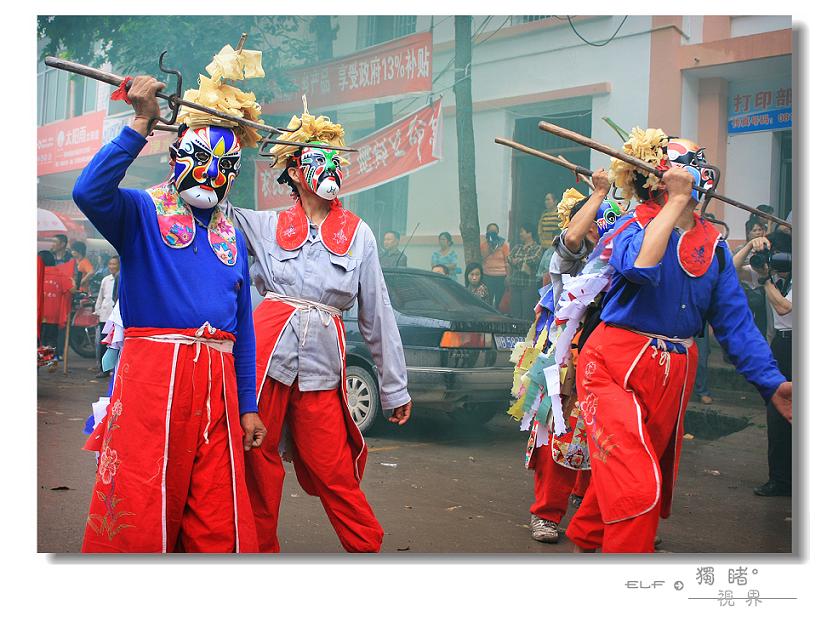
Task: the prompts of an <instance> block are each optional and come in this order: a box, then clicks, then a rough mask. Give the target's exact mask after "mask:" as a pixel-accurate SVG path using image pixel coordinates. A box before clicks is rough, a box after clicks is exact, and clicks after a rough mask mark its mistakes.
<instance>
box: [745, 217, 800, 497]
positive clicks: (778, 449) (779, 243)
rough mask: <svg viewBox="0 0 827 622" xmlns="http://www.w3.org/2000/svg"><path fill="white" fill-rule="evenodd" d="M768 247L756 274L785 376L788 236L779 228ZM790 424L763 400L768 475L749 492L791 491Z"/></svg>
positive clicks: (788, 363) (788, 362)
mask: <svg viewBox="0 0 827 622" xmlns="http://www.w3.org/2000/svg"><path fill="white" fill-rule="evenodd" d="M769 242H770V246H769V250H765V251H763V255H764V257H765V264H764V267H763V271H764V272H765V274H763V275H762V276H760V277H759V278H758V282H759V284H760V286H761V287H762V288H763V290H764V293H765V295H766V297H767V300H768V301H769V303H770V310H771V311H772V323H773V328H774V329H775V335H774V336H773V339H772V343H771V345H770V347H771V349H772V354H773V356H774V357H775V360H776V361H777V362H778V369H779V371H780V372H781V373H782V374H783V375H784V377H785V378H786V379H787V380H792V372H793V361H792V358H793V317H792V316H793V313H792V311H793V283H792V254H791V253H790V252H789V251H790V250H792V239H791V236H790V235H789V233H787V232H786V231H785V230H784V229H783V228H780V227H779V228H777V229H776V230H775V231H774V232H773V233H772V234H771V235H770V239H769ZM792 453H793V444H792V425H791V420H790V419H788V418H787V417H785V416H782V414H781V413H780V412H779V411H778V409H777V408H776V407H775V405H774V404H773V403H772V402H769V403H768V404H767V462H768V464H769V479H768V480H767V482H766V483H765V484H763V485H761V486H758V487H757V488H754V489H753V492H754V493H755V494H756V495H758V496H761V497H780V496H784V497H787V496H790V494H791V493H792Z"/></svg>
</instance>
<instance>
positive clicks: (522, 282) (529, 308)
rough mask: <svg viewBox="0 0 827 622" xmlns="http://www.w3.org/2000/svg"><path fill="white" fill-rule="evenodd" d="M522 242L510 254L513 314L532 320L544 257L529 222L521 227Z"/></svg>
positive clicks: (509, 278)
mask: <svg viewBox="0 0 827 622" xmlns="http://www.w3.org/2000/svg"><path fill="white" fill-rule="evenodd" d="M519 235H520V243H519V244H517V246H515V247H514V248H513V249H512V250H511V253H509V255H508V266H509V272H508V274H509V276H508V281H509V285H510V286H511V316H512V317H516V318H520V319H524V320H530V319H533V318H534V305H535V303H536V302H537V299H538V298H539V295H538V293H537V280H536V274H537V266H539V265H540V259H542V257H543V247H542V246H540V245H539V244H537V242H536V241H535V240H534V228H533V227H531V226H530V225H528V224H524V225H522V226H521V227H520V233H519Z"/></svg>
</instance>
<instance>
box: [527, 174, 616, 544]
mask: <svg viewBox="0 0 827 622" xmlns="http://www.w3.org/2000/svg"><path fill="white" fill-rule="evenodd" d="M592 183H593V185H594V191H593V192H592V193H591V195H590V196H589V198H588V199H586V197H585V196H583V195H582V194H580V192H578V191H577V190H576V189H575V188H569V189H568V190H566V192H564V193H563V197H562V199H561V200H560V202H559V203H558V205H557V213H558V215H559V218H560V224H561V227H562V231H561V232H560V235H559V236H558V237H557V238H555V239H554V241H553V242H552V245H551V248H552V250H553V255H552V257H551V261H550V262H549V276H550V282H551V286H550V287H551V289H552V296H551V298H550V300H549V299H548V298H547V297H546V296H543V298H542V299H541V302H540V304H539V305H538V307H537V309H536V310H535V313H536V314H537V316H538V318H539V317H540V314H541V307H542V306H543V305H544V304H545V305H548V306H550V308H551V309H552V310H553V309H554V308H555V306H556V304H557V301H558V300H559V298H560V295H561V294H562V292H563V275H568V276H572V277H573V276H577V275H578V274H580V272H581V271H582V270H583V266H585V264H586V260H587V258H588V257H589V255H590V254H591V252H592V251H593V250H594V247H595V244H596V243H597V241H598V240H599V239H600V236H601V235H602V234H603V233H606V232H607V231H609V230H610V229H611V227H612V226H613V225H614V222H615V219H616V218H619V217H620V216H621V214H622V213H623V207H622V206H620V205H618V204H617V203H615V202H614V201H613V200H610V199H607V197H608V194H609V189H610V188H611V184H610V183H609V175H608V173H607V172H606V171H605V170H604V169H602V168H601V169H599V170H597V171H595V172H594V175H593V176H592ZM547 300H548V302H546V301H547ZM538 321H539V320H538ZM572 365H575V363H574V360H572ZM571 380H573V377H572V379H571ZM573 389H574V386H573V382H571V381H570V382H569V386H568V388H567V389H565V392H566V393H567V394H569V395H567V397H566V400H565V406H564V409H563V410H564V412H565V414H566V419H571V418H572V417H571V415H572V411H573V408H574V406H575V401H576V398H577V396H576V394H574V393H575V391H574V390H573ZM572 394H573V395H572ZM574 418H575V419H576V413H575V414H574ZM576 427H577V426H576V425H574V426H572V428H576ZM561 436H563V437H564V438H562V439H561V438H558V437H557V436H554V435H553V434H544V435H543V439H542V440H543V441H545V438H546V437H547V438H548V441H547V442H539V441H537V442H534V443H533V451H532V455H531V458H530V460H529V464H528V466H529V467H531V466H533V467H534V503H533V504H532V505H531V522H530V527H531V537H532V538H534V539H535V540H537V541H538V542H548V543H552V544H553V543H556V542H557V541H558V540H559V538H560V534H559V529H558V527H559V525H560V521H561V520H562V519H563V516H565V514H566V510H567V509H568V507H569V501H570V500H571V502H572V503H573V504H574V505H575V506H577V505H579V503H580V501H582V499H583V496H584V495H585V492H586V489H587V487H588V485H589V480H590V478H591V470H590V467H589V456H588V448H587V447H584V449H585V451H584V452H583V454H582V455H578V459H576V460H575V462H576V464H573V463H572V459H571V458H569V459H567V458H566V456H567V454H569V453H570V452H569V451H568V449H569V448H568V447H567V446H565V447H564V446H562V445H561V442H563V443H567V444H570V443H571V442H572V441H573V440H574V434H573V431H571V432H570V433H568V434H565V435H561ZM584 445H585V443H584Z"/></svg>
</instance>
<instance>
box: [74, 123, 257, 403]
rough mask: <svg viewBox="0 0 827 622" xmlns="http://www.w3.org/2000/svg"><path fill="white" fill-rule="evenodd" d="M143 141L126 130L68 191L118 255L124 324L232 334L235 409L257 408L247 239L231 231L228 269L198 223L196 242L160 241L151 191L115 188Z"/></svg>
mask: <svg viewBox="0 0 827 622" xmlns="http://www.w3.org/2000/svg"><path fill="white" fill-rule="evenodd" d="M145 144H146V139H145V138H144V137H143V136H141V135H140V134H139V133H138V132H136V131H135V130H133V129H132V128H130V127H125V128H124V129H123V130H122V131H121V133H120V135H119V136H117V137H116V138H115V139H114V140H112V142H110V143H108V144H107V145H105V146H104V147H103V148H102V149H101V150H100V151H99V152H98V153H97V154H96V155H95V157H94V158H92V160H91V162H89V164H87V165H86V168H84V169H83V172H82V173H81V174H80V177H79V178H78V180H77V182H76V183H75V187H74V190H73V191H72V198H73V199H74V201H75V203H77V205H78V207H79V208H80V210H81V211H82V212H83V213H84V214H85V215H86V217H87V218H88V219H89V220H90V221H91V222H92V224H93V225H95V227H96V228H97V229H98V231H100V232H101V234H102V235H103V237H105V238H106V239H107V240H109V242H110V243H111V244H112V246H114V247H115V249H116V250H117V251H118V254H119V255H120V256H121V279H120V288H119V290H118V291H119V294H118V296H119V300H120V302H121V310H122V314H123V320H124V326H125V327H126V328H129V327H130V326H141V327H155V328H198V327H200V326H201V325H202V324H203V323H204V322H205V321H207V322H209V323H210V325H211V326H213V327H215V328H218V329H220V330H224V331H227V332H229V333H232V334H233V335H235V338H236V341H235V345H234V346H233V355H234V357H235V371H236V379H237V385H238V405H239V410H240V412H241V413H242V414H243V413H248V412H257V411H258V408H257V406H256V388H255V384H256V369H255V356H256V355H255V349H256V346H255V334H254V333H253V317H252V303H251V302H250V276H249V269H248V263H247V261H248V260H247V246H246V242H245V240H244V236H243V235H242V233H241V231H240V230H239V229H236V244H237V247H238V248H237V251H238V253H237V257H238V259H237V261H236V263H235V265H233V266H227V265H225V264H223V263H222V262H221V260H220V259H218V257H217V256H216V255H215V253H214V252H213V251H212V248H211V247H210V243H209V240H208V238H207V230H206V229H204V228H203V227H195V240H194V241H193V242H192V244H190V245H189V246H188V247H186V248H181V249H174V248H170V247H168V246H167V245H166V244H164V241H163V240H162V239H161V233H160V230H159V227H158V219H157V216H156V211H155V205H154V203H153V202H152V199H151V198H150V196H149V194H148V193H147V192H146V191H145V190H135V189H121V188H118V185H119V184H120V183H121V181H122V180H123V178H124V175H125V174H126V170H127V168H129V165H130V164H132V162H133V161H134V160H135V158H136V157H137V156H138V154H139V153H140V152H141V149H143V147H144V145H145ZM193 211H194V213H195V217H196V218H197V219H198V220H199V221H201V222H202V223H208V222H209V218H210V215H211V213H212V210H193ZM196 248H197V249H198V251H197V252H196Z"/></svg>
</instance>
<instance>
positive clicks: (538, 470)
mask: <svg viewBox="0 0 827 622" xmlns="http://www.w3.org/2000/svg"><path fill="white" fill-rule="evenodd" d="M590 476H591V471H589V470H588V469H583V470H580V471H575V470H574V469H569V468H567V467H564V466H562V465H560V464H558V463H556V462H555V461H554V459H553V458H552V456H551V442H549V444H548V445H543V446H542V447H537V448H536V449H535V450H534V504H533V505H532V506H531V513H532V514H535V515H537V516H539V517H540V518H544V519H546V520H550V521H553V522H555V523H557V524H559V523H560V521H561V520H563V516H565V515H566V510H567V509H568V507H569V495H571V494H574V495H577V496H578V497H582V496H584V495H585V494H586V489H587V488H588V486H589V479H590Z"/></svg>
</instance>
